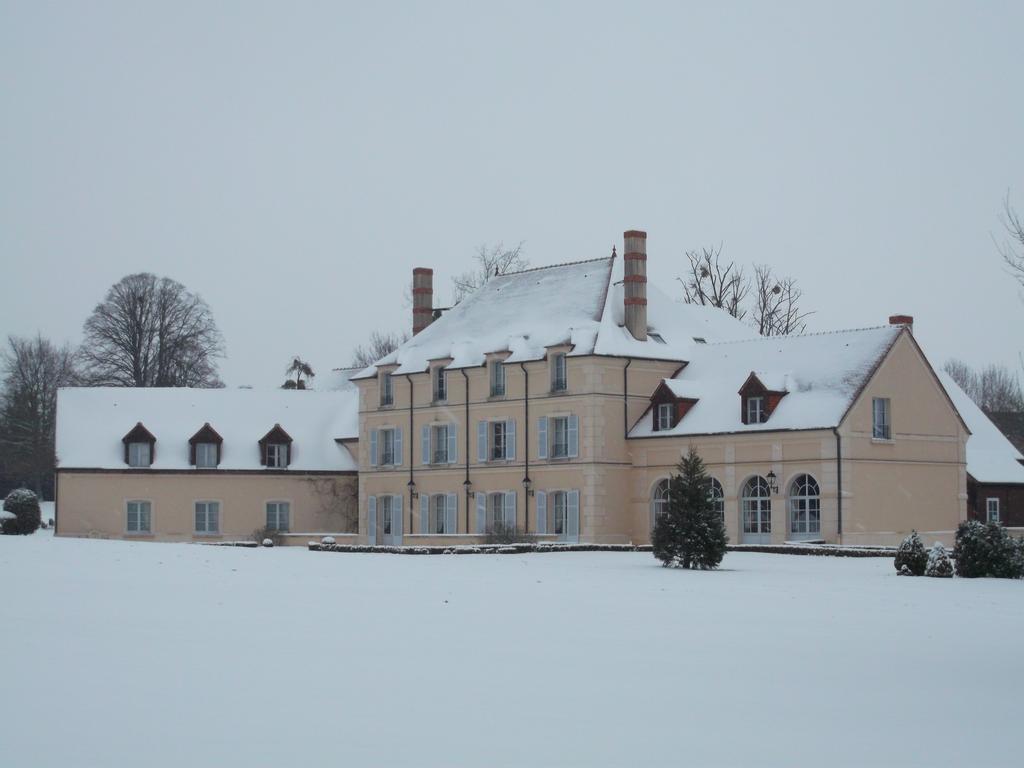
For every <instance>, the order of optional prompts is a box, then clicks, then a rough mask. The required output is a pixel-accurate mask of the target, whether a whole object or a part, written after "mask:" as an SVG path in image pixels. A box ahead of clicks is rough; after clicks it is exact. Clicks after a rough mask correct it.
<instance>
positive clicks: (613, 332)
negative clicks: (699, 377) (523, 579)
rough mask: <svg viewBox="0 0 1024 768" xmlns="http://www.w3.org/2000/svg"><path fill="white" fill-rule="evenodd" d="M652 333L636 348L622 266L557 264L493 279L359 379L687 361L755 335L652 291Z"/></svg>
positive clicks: (609, 261) (722, 315)
mask: <svg viewBox="0 0 1024 768" xmlns="http://www.w3.org/2000/svg"><path fill="white" fill-rule="evenodd" d="M648 326H649V328H650V330H651V331H652V332H653V333H654V334H655V336H653V337H651V338H649V339H648V340H647V341H637V340H636V339H634V338H633V337H632V336H631V335H630V333H629V332H628V331H627V330H626V329H625V327H624V312H623V296H622V266H621V261H620V260H618V259H616V258H615V257H609V258H603V259H592V260H590V261H578V262H573V263H570V264H556V265H554V266H550V267H540V268H537V269H529V270H525V271H523V272H514V273H510V274H506V275H499V276H496V277H492V278H491V279H490V280H488V281H487V282H486V283H485V284H484V285H483V286H481V287H480V288H478V289H477V290H476V291H474V292H473V293H472V294H470V295H469V296H468V297H467V298H466V299H464V300H463V301H462V302H461V303H459V304H457V305H456V306H455V307H453V308H452V309H451V310H449V311H448V312H446V313H444V314H443V315H442V316H441V317H440V318H438V319H437V320H435V321H434V322H433V323H431V324H430V325H429V326H427V328H426V329H424V330H423V331H421V332H420V333H419V334H417V335H416V336H414V337H413V338H411V339H410V340H409V341H407V342H406V343H405V344H403V345H402V346H401V347H399V348H398V349H396V350H395V351H394V352H392V353H391V354H389V355H387V356H386V357H383V358H381V359H380V360H378V361H377V363H376V364H375V365H373V366H370V367H369V368H366V369H365V370H363V371H362V372H360V373H359V374H357V375H356V376H354V377H353V378H355V379H359V378H368V377H371V376H374V375H376V367H377V366H381V365H396V364H397V365H398V366H399V367H398V369H397V373H400V374H402V373H418V372H421V371H424V370H426V368H427V367H428V364H429V361H431V360H442V359H448V358H450V359H451V363H450V364H449V365H448V367H449V368H470V367H475V366H480V365H483V364H484V362H485V357H486V355H487V354H488V353H490V352H505V351H507V352H510V353H511V354H510V355H509V357H508V359H507V361H508V362H513V363H515V362H520V361H527V360H540V359H543V357H544V355H545V354H546V348H547V347H551V346H558V345H562V344H567V345H572V347H573V348H572V351H571V352H570V354H571V355H573V356H579V355H591V354H598V355H614V356H632V357H648V358H654V359H661V360H679V361H682V360H685V359H687V356H688V355H689V353H690V350H691V349H692V348H693V347H694V346H696V342H695V341H694V337H701V338H704V339H706V340H707V341H712V340H715V341H723V340H730V339H740V338H749V337H750V336H751V335H752V334H753V331H752V330H751V329H750V328H749V327H748V326H746V325H744V324H743V323H741V322H740V321H738V320H736V319H735V318H734V317H731V316H730V315H729V314H728V313H726V312H724V311H722V310H720V309H715V308H713V307H702V306H692V305H688V304H685V303H683V302H682V301H675V300H672V299H670V298H668V297H667V296H666V295H665V294H663V293H662V292H661V291H660V290H658V288H657V287H656V286H654V285H653V284H648Z"/></svg>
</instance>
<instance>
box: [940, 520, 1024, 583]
mask: <svg viewBox="0 0 1024 768" xmlns="http://www.w3.org/2000/svg"><path fill="white" fill-rule="evenodd" d="M953 558H954V559H955V560H956V574H957V576H962V577H964V578H967V579H972V578H978V577H981V576H991V577H994V578H997V579H1019V578H1024V543H1022V542H1021V541H1020V540H1019V539H1014V538H1013V537H1012V536H1010V534H1009V533H1008V532H1007V530H1006V529H1005V528H1004V527H1003V526H1002V525H1000V524H999V523H988V524H982V523H980V522H978V521H977V520H968V521H966V522H963V523H960V526H959V527H958V528H957V530H956V546H955V547H954V548H953Z"/></svg>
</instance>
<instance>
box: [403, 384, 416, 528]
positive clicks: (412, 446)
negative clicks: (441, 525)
mask: <svg viewBox="0 0 1024 768" xmlns="http://www.w3.org/2000/svg"><path fill="white" fill-rule="evenodd" d="M405 380H406V381H408V382H409V533H410V534H411V533H412V532H413V530H414V529H413V526H412V512H413V509H414V508H415V507H416V505H415V504H414V503H413V500H412V489H413V486H414V485H416V481H415V480H414V479H413V476H412V463H413V461H414V460H415V458H416V435H415V434H413V429H414V427H413V423H412V376H410V375H409V374H408V373H407V374H405Z"/></svg>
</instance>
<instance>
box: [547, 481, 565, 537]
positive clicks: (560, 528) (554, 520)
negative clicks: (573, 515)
mask: <svg viewBox="0 0 1024 768" xmlns="http://www.w3.org/2000/svg"><path fill="white" fill-rule="evenodd" d="M568 526H569V494H567V493H566V492H565V491H555V492H554V493H552V494H551V532H552V533H555V534H558V535H559V536H565V535H566V534H567V533H568V531H569V527H568Z"/></svg>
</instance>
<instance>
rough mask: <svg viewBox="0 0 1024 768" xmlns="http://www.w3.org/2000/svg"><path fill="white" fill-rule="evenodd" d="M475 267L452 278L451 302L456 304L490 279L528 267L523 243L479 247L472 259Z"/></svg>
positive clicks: (528, 263)
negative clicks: (513, 246) (510, 246)
mask: <svg viewBox="0 0 1024 768" xmlns="http://www.w3.org/2000/svg"><path fill="white" fill-rule="evenodd" d="M473 260H474V261H475V262H476V267H474V268H473V269H471V270H469V271H467V272H463V273H462V274H461V275H457V276H456V277H453V278H452V302H453V303H454V304H458V303H459V302H460V301H462V300H463V299H464V298H465V297H466V296H468V295H469V294H471V293H472V292H473V291H475V290H476V289H477V288H479V287H480V286H481V285H483V284H484V283H486V282H487V280H488V279H489V278H491V277H496V276H497V275H505V274H508V273H509V272H519V271H521V270H523V269H526V268H527V267H529V266H530V262H529V261H527V260H526V259H525V258H523V243H521V242H520V243H519V244H518V245H517V246H516V247H515V248H506V247H505V246H504V244H503V243H498V244H497V245H495V246H493V247H490V248H489V247H488V246H486V245H481V246H480V247H479V248H477V252H476V255H475V256H474V257H473Z"/></svg>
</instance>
